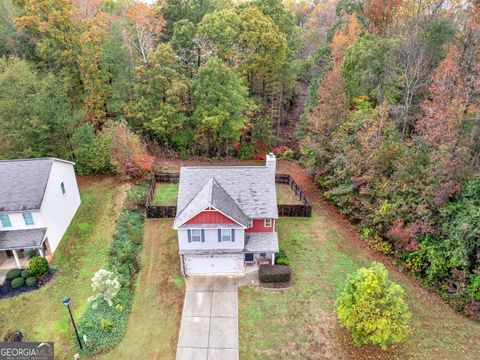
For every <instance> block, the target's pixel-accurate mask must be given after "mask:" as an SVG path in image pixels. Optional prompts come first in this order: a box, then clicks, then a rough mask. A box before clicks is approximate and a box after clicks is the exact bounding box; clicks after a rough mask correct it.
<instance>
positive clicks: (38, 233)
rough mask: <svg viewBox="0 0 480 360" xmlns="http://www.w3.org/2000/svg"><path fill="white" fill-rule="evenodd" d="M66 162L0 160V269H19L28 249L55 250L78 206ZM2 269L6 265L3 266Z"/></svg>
mask: <svg viewBox="0 0 480 360" xmlns="http://www.w3.org/2000/svg"><path fill="white" fill-rule="evenodd" d="M73 165H74V164H73V163H72V162H70V161H65V160H60V159H55V158H45V159H23V160H4V161H0V267H1V266H2V264H8V263H12V264H13V261H12V260H14V266H16V267H18V268H20V267H21V266H22V264H24V263H25V262H26V258H27V254H26V252H27V251H28V250H29V249H37V250H38V252H39V254H40V255H41V256H48V255H51V254H53V252H54V251H55V249H56V248H57V246H58V244H59V243H60V240H61V239H62V236H63V234H64V233H65V231H66V230H67V228H68V225H69V224H70V222H71V221H72V218H73V216H74V215H75V212H76V211H77V209H78V207H79V206H80V193H79V191H78V186H77V180H76V178H75V172H74V169H73ZM4 268H5V266H4Z"/></svg>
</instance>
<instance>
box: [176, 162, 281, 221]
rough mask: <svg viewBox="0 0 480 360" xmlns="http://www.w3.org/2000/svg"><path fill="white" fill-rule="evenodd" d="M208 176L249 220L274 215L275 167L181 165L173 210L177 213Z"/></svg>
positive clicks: (189, 200)
mask: <svg viewBox="0 0 480 360" xmlns="http://www.w3.org/2000/svg"><path fill="white" fill-rule="evenodd" d="M212 178H215V180H216V181H217V182H218V184H220V186H221V187H222V188H223V189H224V190H225V192H226V193H227V194H228V195H229V196H230V197H231V198H232V199H233V200H234V201H235V203H236V204H237V205H238V207H239V208H240V209H241V210H242V212H243V213H244V214H245V215H246V216H247V217H248V218H250V219H254V218H257V219H262V218H272V219H277V218H278V210H277V193H276V190H275V167H267V166H213V167H182V168H181V169H180V186H179V190H178V202H177V209H178V212H177V213H178V214H180V213H181V212H182V211H183V209H185V208H186V207H187V205H189V204H190V202H191V201H192V199H194V198H195V197H196V196H197V194H198V193H199V192H200V191H201V190H202V188H203V187H204V186H205V184H206V183H207V182H208V181H210V180H211V179H212Z"/></svg>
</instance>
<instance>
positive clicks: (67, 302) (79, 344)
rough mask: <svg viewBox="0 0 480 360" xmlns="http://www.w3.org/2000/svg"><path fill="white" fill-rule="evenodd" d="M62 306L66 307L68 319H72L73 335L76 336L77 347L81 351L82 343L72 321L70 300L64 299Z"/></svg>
mask: <svg viewBox="0 0 480 360" xmlns="http://www.w3.org/2000/svg"><path fill="white" fill-rule="evenodd" d="M63 305H65V306H66V307H67V309H68V312H69V314H70V319H72V324H73V328H74V329H75V335H77V340H78V346H80V349H83V346H82V341H81V340H80V336H78V331H77V327H76V326H75V321H74V320H73V315H72V310H70V298H68V297H66V298H64V299H63Z"/></svg>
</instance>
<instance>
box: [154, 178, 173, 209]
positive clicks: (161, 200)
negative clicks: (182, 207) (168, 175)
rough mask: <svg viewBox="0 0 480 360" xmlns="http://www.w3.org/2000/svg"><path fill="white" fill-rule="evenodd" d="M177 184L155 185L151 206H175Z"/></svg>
mask: <svg viewBox="0 0 480 360" xmlns="http://www.w3.org/2000/svg"><path fill="white" fill-rule="evenodd" d="M177 197H178V184H168V183H157V184H156V185H155V194H154V195H153V199H152V205H153V206H160V205H177Z"/></svg>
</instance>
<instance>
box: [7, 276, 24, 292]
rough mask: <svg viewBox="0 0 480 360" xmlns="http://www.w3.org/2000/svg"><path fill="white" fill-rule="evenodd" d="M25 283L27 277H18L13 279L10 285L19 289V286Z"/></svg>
mask: <svg viewBox="0 0 480 360" xmlns="http://www.w3.org/2000/svg"><path fill="white" fill-rule="evenodd" d="M23 285H25V279H24V278H23V277H18V278H16V279H13V280H12V282H11V284H10V286H11V287H12V289H18V288H19V287H22V286H23Z"/></svg>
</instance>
